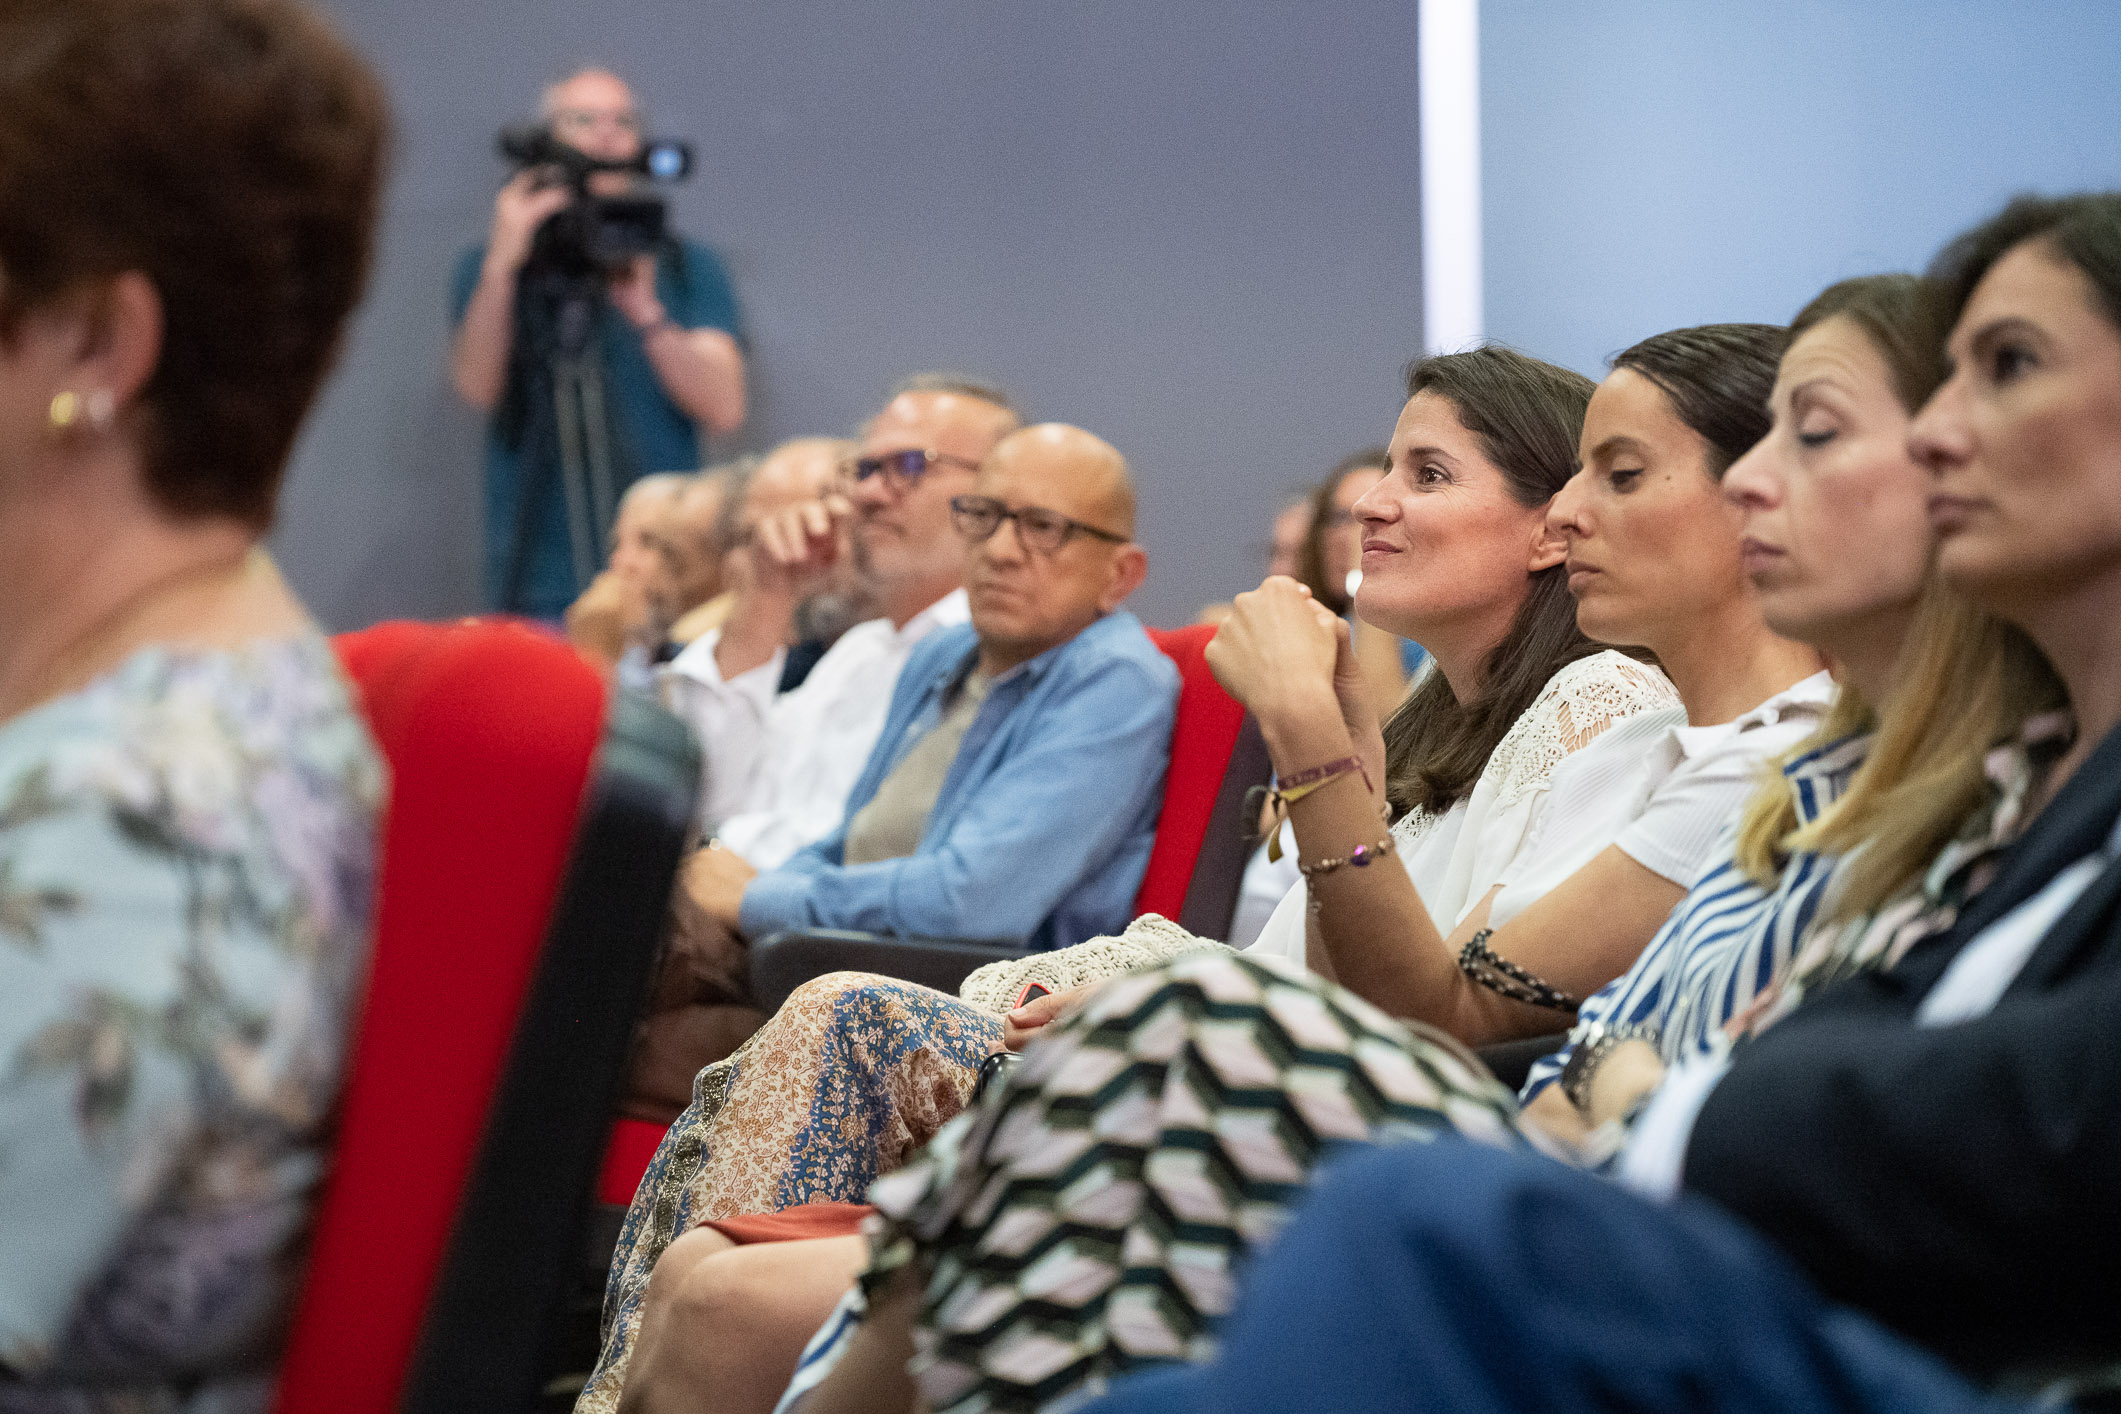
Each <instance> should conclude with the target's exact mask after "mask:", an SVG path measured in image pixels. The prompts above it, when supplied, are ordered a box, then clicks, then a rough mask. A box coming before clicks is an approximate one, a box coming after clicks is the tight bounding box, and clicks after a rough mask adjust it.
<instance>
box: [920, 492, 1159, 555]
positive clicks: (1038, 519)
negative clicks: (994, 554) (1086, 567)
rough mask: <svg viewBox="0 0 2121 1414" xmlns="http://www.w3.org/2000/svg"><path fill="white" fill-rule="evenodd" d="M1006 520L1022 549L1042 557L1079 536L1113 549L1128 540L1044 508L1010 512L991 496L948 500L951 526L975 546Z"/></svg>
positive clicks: (1030, 507) (1026, 507)
mask: <svg viewBox="0 0 2121 1414" xmlns="http://www.w3.org/2000/svg"><path fill="white" fill-rule="evenodd" d="M1005 520H1013V521H1015V522H1016V534H1017V538H1019V539H1020V540H1022V541H1023V542H1024V548H1025V549H1027V550H1035V551H1037V552H1038V553H1039V554H1042V555H1050V554H1052V553H1053V552H1054V551H1056V550H1058V549H1060V547H1061V546H1063V545H1065V544H1067V543H1068V541H1069V540H1070V539H1071V538H1072V537H1074V536H1076V535H1078V534H1080V535H1094V536H1096V537H1097V538H1098V539H1099V540H1106V541H1110V542H1111V543H1112V544H1114V545H1124V544H1126V543H1127V539H1128V537H1126V536H1124V535H1115V534H1113V533H1112V532H1111V531H1109V530H1100V529H1099V528H1098V527H1096V526H1094V525H1085V524H1083V523H1082V522H1081V521H1079V520H1075V519H1072V518H1070V517H1068V516H1064V515H1062V514H1061V513H1060V512H1059V511H1049V510H1047V509H1046V508H1045V507H1043V506H1019V507H1017V508H1016V509H1015V510H1013V511H1012V510H1010V509H1009V508H1008V507H1007V506H1005V505H1003V504H1002V503H1001V502H1000V501H997V500H995V499H994V498H993V497H992V496H953V497H951V498H950V523H951V524H952V525H955V526H956V527H957V533H958V534H960V535H962V536H964V537H965V539H967V540H968V541H970V542H971V543H973V544H974V545H977V544H979V543H980V542H981V541H983V540H985V539H987V537H989V536H991V535H992V534H994V532H995V531H997V530H1000V529H1001V528H1002V522H1003V521H1005Z"/></svg>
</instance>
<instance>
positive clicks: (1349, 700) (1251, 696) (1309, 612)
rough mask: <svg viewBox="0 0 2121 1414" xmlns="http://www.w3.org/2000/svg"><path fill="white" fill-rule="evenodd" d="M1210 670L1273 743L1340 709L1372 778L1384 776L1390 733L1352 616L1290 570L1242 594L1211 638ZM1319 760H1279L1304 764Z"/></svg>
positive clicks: (1296, 766)
mask: <svg viewBox="0 0 2121 1414" xmlns="http://www.w3.org/2000/svg"><path fill="white" fill-rule="evenodd" d="M1207 659H1208V670H1209V671H1210V672H1212V673H1214V674H1215V680H1216V681H1217V682H1219V683H1221V684H1222V685H1223V690H1224V691H1226V692H1228V693H1229V694H1230V695H1231V696H1232V697H1234V698H1236V699H1237V700H1238V701H1239V702H1242V703H1243V704H1244V705H1245V707H1246V708H1247V709H1248V710H1249V711H1250V712H1251V713H1252V715H1253V717H1254V718H1255V719H1257V720H1258V722H1259V724H1260V729H1261V730H1262V732H1264V733H1265V734H1266V736H1267V744H1268V746H1269V748H1270V749H1271V748H1272V747H1273V746H1274V743H1275V741H1276V738H1277V736H1278V735H1280V734H1281V729H1284V728H1287V727H1290V726H1293V725H1296V724H1298V723H1303V722H1306V721H1308V720H1309V719H1314V718H1316V717H1318V716H1320V715H1327V716H1330V715H1331V714H1334V713H1336V712H1337V714H1338V715H1339V717H1340V720H1341V722H1342V724H1343V725H1345V727H1346V728H1347V733H1348V738H1349V740H1350V742H1351V743H1352V744H1353V746H1354V749H1355V752H1356V754H1357V755H1359V756H1360V757H1361V758H1362V761H1363V765H1364V767H1365V768H1366V769H1367V770H1368V772H1369V777H1370V779H1371V780H1373V781H1382V780H1383V779H1384V738H1383V736H1382V735H1381V734H1380V733H1379V730H1378V725H1377V717H1376V714H1375V713H1374V712H1373V711H1372V710H1371V707H1370V700H1369V696H1368V693H1367V690H1366V689H1365V687H1364V685H1363V680H1362V674H1361V672H1360V670H1358V669H1357V667H1356V665H1355V645H1354V641H1353V638H1352V637H1351V635H1350V634H1349V632H1348V625H1347V623H1346V622H1345V621H1344V620H1343V619H1342V618H1341V617H1340V616H1339V615H1338V614H1336V613H1334V612H1333V611H1332V610H1331V609H1328V608H1327V607H1326V606H1325V605H1323V604H1321V603H1319V602H1318V601H1317V600H1316V599H1313V598H1312V597H1311V591H1310V590H1309V589H1307V588H1305V587H1304V586H1303V585H1301V584H1299V583H1297V582H1296V581H1295V580H1293V579H1290V578H1288V577H1286V576H1284V575H1273V576H1270V577H1269V578H1268V579H1267V580H1265V581H1264V582H1263V583H1262V584H1261V585H1260V586H1259V588H1257V589H1254V590H1250V591H1247V592H1246V593H1243V594H1240V595H1238V596H1237V598H1236V600H1235V601H1234V604H1233V606H1232V608H1231V611H1230V616H1229V617H1228V618H1227V619H1225V620H1223V623H1222V627H1221V628H1219V629H1217V630H1216V633H1215V637H1214V639H1213V640H1211V641H1210V642H1209V644H1208V652H1207ZM1317 764H1319V763H1318V762H1316V761H1292V762H1283V761H1277V762H1276V765H1277V766H1278V767H1280V768H1282V769H1284V770H1301V769H1303V768H1304V767H1306V766H1315V765H1317Z"/></svg>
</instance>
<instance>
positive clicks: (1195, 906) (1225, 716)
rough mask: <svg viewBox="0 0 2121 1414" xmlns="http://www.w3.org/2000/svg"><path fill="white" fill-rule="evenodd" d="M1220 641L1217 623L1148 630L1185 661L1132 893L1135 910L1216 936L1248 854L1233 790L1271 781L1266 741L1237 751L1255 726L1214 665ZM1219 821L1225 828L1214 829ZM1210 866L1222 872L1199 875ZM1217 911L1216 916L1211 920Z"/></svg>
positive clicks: (1253, 738)
mask: <svg viewBox="0 0 2121 1414" xmlns="http://www.w3.org/2000/svg"><path fill="white" fill-rule="evenodd" d="M1214 637H1215V627H1214V625H1212V624H1194V625H1192V626H1190V627H1187V628H1176V629H1165V628H1152V629H1150V630H1149V638H1150V640H1151V641H1152V642H1154V643H1155V644H1156V646H1157V647H1158V648H1160V649H1162V650H1163V652H1164V655H1165V656H1166V657H1168V658H1169V659H1170V660H1171V661H1172V662H1173V663H1175V664H1177V665H1178V676H1179V686H1178V713H1177V717H1176V718H1175V720H1174V721H1173V722H1172V726H1171V765H1170V768H1169V769H1168V771H1167V772H1166V773H1165V776H1164V804H1163V810H1162V813H1161V814H1159V815H1158V816H1157V820H1156V843H1155V845H1154V846H1153V847H1152V848H1151V849H1150V851H1149V867H1148V868H1147V869H1146V870H1145V871H1144V872H1143V874H1142V883H1141V889H1140V891H1139V892H1138V893H1136V894H1135V896H1134V910H1135V912H1136V913H1161V914H1162V915H1164V917H1166V918H1170V919H1173V920H1176V921H1178V922H1181V923H1184V924H1185V925H1186V926H1187V927H1189V928H1191V929H1192V930H1193V931H1194V932H1196V933H1200V934H1202V935H1203V936H1205V937H1211V938H1215V937H1221V936H1223V931H1224V929H1226V928H1228V927H1229V923H1230V913H1231V911H1233V910H1234V909H1235V907H1236V901H1237V877H1238V875H1239V874H1241V873H1242V872H1243V868H1244V859H1245V856H1246V854H1247V853H1248V852H1249V851H1248V847H1247V846H1246V845H1245V843H1244V842H1243V840H1242V837H1241V836H1240V834H1239V833H1238V829H1237V820H1236V818H1235V812H1233V811H1232V809H1231V805H1232V794H1233V792H1234V793H1235V798H1236V800H1237V802H1238V803H1240V804H1241V803H1242V799H1243V793H1244V792H1245V791H1247V790H1249V789H1250V788H1251V787H1252V786H1254V785H1256V784H1259V783H1260V782H1262V781H1264V780H1265V779H1266V757H1265V747H1264V745H1263V744H1260V745H1259V746H1258V747H1257V749H1256V750H1251V751H1247V750H1241V749H1240V748H1241V747H1251V746H1252V745H1253V744H1254V743H1256V742H1257V741H1258V731H1257V729H1256V728H1254V729H1253V730H1252V731H1251V732H1250V733H1247V732H1246V730H1245V728H1246V718H1245V709H1244V707H1243V706H1242V705H1241V704H1240V703H1239V702H1238V701H1237V699H1235V698H1233V697H1231V696H1230V694H1228V693H1227V692H1224V691H1223V689H1222V684H1221V683H1218V682H1217V681H1216V680H1215V675H1214V674H1213V673H1211V672H1209V671H1208V659H1207V651H1208V641H1209V640H1210V639H1212V638H1214ZM1247 738H1248V739H1247ZM1255 757H1256V760H1255V759H1253V758H1255ZM1217 826H1219V827H1220V833H1218V834H1211V833H1210V831H1211V827H1217ZM1223 835H1227V836H1228V837H1229V838H1227V839H1224V838H1222V836H1223ZM1233 863H1234V868H1235V872H1234V873H1233V872H1232V866H1233ZM1204 866H1206V867H1207V868H1208V869H1209V870H1210V871H1211V872H1212V873H1213V874H1214V875H1215V876H1216V877H1214V878H1212V879H1210V878H1201V877H1197V876H1198V875H1200V874H1201V871H1202V869H1203V867H1204ZM1218 909H1219V910H1220V911H1221V917H1220V919H1219V920H1218V919H1216V918H1215V917H1213V916H1212V915H1213V913H1214V912H1215V911H1217V910H1218Z"/></svg>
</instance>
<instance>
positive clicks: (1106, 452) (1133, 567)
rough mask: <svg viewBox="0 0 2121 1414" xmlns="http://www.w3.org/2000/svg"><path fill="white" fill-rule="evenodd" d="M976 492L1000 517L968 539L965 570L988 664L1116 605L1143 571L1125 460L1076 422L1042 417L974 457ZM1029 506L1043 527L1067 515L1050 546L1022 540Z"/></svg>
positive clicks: (1080, 626) (1007, 661)
mask: <svg viewBox="0 0 2121 1414" xmlns="http://www.w3.org/2000/svg"><path fill="white" fill-rule="evenodd" d="M973 496H974V499H975V501H976V502H977V503H978V504H979V505H980V506H983V507H985V508H986V509H987V511H988V514H989V516H990V517H992V516H994V515H996V514H997V513H999V515H1000V517H1001V518H1000V520H999V523H998V524H997V525H996V527H995V529H994V531H993V532H992V533H991V534H989V535H987V536H986V537H985V538H984V539H982V540H979V541H976V542H974V543H973V545H972V546H971V554H970V556H969V559H968V562H967V567H966V573H965V587H966V589H967V590H968V591H969V592H970V594H971V599H972V623H973V627H974V628H975V629H977V630H978V631H979V635H980V657H981V662H982V663H983V664H984V665H986V666H987V668H988V669H989V671H1005V670H1007V669H1008V668H1010V667H1013V666H1015V665H1016V664H1017V663H1021V662H1026V661H1029V660H1030V659H1031V658H1034V657H1036V656H1038V655H1039V654H1040V653H1043V652H1045V651H1047V650H1048V649H1051V648H1055V647H1058V646H1059V645H1060V644H1062V643H1065V642H1067V641H1068V640H1069V639H1071V638H1073V637H1074V636H1075V635H1076V634H1078V633H1081V632H1082V631H1083V630H1084V629H1086V628H1088V627H1089V626H1090V625H1091V624H1092V623H1094V622H1096V621H1097V619H1098V618H1099V617H1101V616H1102V615H1104V614H1108V613H1110V612H1112V611H1113V610H1114V609H1117V608H1118V607H1119V606H1120V605H1121V604H1122V603H1124V602H1125V601H1126V599H1127V596H1128V595H1130V594H1132V593H1133V592H1134V591H1135V589H1137V588H1139V587H1140V585H1141V582H1142V579H1143V577H1144V576H1145V575H1146V574H1147V573H1148V558H1147V556H1146V555H1144V554H1143V552H1142V548H1141V547H1140V546H1139V545H1136V544H1134V543H1133V536H1134V500H1135V498H1134V480H1133V476H1132V474H1131V473H1130V472H1129V471H1128V469H1127V459H1126V458H1125V457H1123V456H1121V455H1120V454H1119V452H1118V451H1117V450H1116V449H1115V448H1114V447H1113V446H1112V444H1111V443H1109V442H1107V441H1105V440H1104V439H1103V438H1102V437H1098V436H1096V435H1094V434H1092V433H1089V432H1085V431H1084V430H1083V429H1082V428H1080V427H1071V426H1068V425H1067V424H1065V423H1058V422H1048V423H1041V424H1039V425H1038V426H1036V427H1026V428H1023V429H1022V430H1020V431H1017V432H1013V433H1011V434H1010V435H1008V436H1007V437H1004V438H1003V439H1002V440H1001V442H1000V443H998V444H997V445H996V446H995V448H994V450H993V452H991V453H990V454H989V455H988V457H987V459H986V461H985V462H984V463H982V464H981V466H980V470H979V476H978V478H977V479H976V481H975V483H974V490H973ZM1034 513H1043V514H1042V515H1038V517H1037V519H1038V521H1039V522H1040V523H1043V524H1044V525H1046V526H1047V527H1048V529H1049V532H1050V530H1051V528H1052V527H1053V525H1054V520H1053V518H1054V517H1059V518H1061V519H1062V521H1063V522H1065V525H1064V527H1063V528H1062V529H1061V531H1060V535H1061V539H1060V543H1059V544H1058V545H1057V546H1054V547H1053V548H1050V549H1047V548H1042V547H1041V546H1038V545H1034V544H1033V543H1031V542H1030V541H1029V540H1027V539H1026V537H1025V534H1024V531H1023V525H1024V517H1026V516H1028V515H1032V514H1034ZM962 519H964V520H965V521H966V522H967V523H968V524H970V523H973V522H974V521H975V519H976V518H975V517H973V516H969V515H968V516H966V517H963V518H962ZM1034 538H1036V537H1034Z"/></svg>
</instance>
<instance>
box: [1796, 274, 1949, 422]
mask: <svg viewBox="0 0 2121 1414" xmlns="http://www.w3.org/2000/svg"><path fill="white" fill-rule="evenodd" d="M1938 293H1939V287H1938V285H1937V284H1936V282H1935V281H1931V280H1926V279H1924V278H1923V277H1921V276H1920V275H1897V274H1896V275H1862V276H1858V277H1857V278H1856V279H1853V280H1843V281H1841V282H1840V283H1838V284H1833V285H1828V286H1827V287H1826V288H1825V289H1824V290H1821V291H1820V292H1819V295H1818V297H1817V298H1815V299H1814V300H1813V301H1812V302H1811V303H1810V304H1807V305H1806V306H1805V307H1804V308H1803V309H1801V310H1799V311H1797V317H1796V318H1795V319H1792V320H1791V321H1790V342H1791V343H1793V344H1794V343H1796V342H1797V340H1798V339H1799V338H1801V337H1803V336H1804V335H1805V334H1808V333H1810V332H1811V331H1812V330H1814V329H1816V328H1818V327H1819V326H1820V325H1822V324H1824V323H1826V322H1827V321H1828V320H1830V319H1846V320H1848V321H1849V322H1850V323H1852V324H1854V325H1855V326H1856V327H1857V328H1858V329H1861V330H1862V331H1863V336H1864V337H1865V338H1866V339H1868V340H1869V341H1870V345H1871V347H1872V348H1874V349H1876V350H1877V351H1878V356H1879V357H1880V358H1882V359H1884V360H1885V366H1886V370H1887V371H1888V372H1889V373H1891V374H1892V377H1893V394H1894V396H1896V397H1897V398H1899V399H1900V406H1902V407H1903V408H1906V409H1907V410H1908V411H1909V412H1913V411H1915V409H1917V408H1919V407H1921V406H1922V405H1923V404H1924V403H1925V402H1927V401H1929V395H1930V394H1932V393H1934V392H1936V391H1937V385H1938V384H1940V383H1942V382H1943V381H1944V372H1945V370H1944V336H1945V335H1946V334H1947V333H1948V332H1950V326H1949V323H1948V321H1947V320H1946V319H1945V317H1944V309H1943V303H1942V301H1941V300H1940V299H1939V298H1938Z"/></svg>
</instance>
